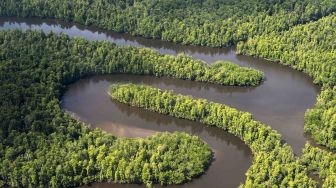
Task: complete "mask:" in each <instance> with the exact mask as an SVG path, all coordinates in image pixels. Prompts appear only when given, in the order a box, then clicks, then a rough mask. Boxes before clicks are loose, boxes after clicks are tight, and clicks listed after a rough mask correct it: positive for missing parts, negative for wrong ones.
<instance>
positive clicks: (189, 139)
mask: <svg viewBox="0 0 336 188" xmlns="http://www.w3.org/2000/svg"><path fill="white" fill-rule="evenodd" d="M0 49H1V53H0V60H1V66H0V80H1V85H0V90H1V91H2V92H1V94H0V101H1V108H0V111H1V114H0V119H1V121H0V122H1V129H0V138H1V143H0V159H1V160H0V186H5V185H9V186H13V187H39V186H41V187H43V186H50V187H74V186H79V185H83V184H88V183H91V182H102V181H113V182H116V183H144V184H145V185H146V186H147V187H152V186H154V185H155V184H163V185H169V184H181V183H185V182H188V181H190V180H191V179H192V178H196V177H198V176H200V175H201V174H203V173H204V172H205V170H206V169H207V168H208V166H209V165H210V163H211V161H212V159H213V154H212V151H211V149H210V148H209V146H208V145H207V144H206V143H204V142H203V141H202V140H200V139H199V138H198V137H196V136H191V135H188V134H185V133H172V134H170V133H159V134H156V135H154V136H150V137H147V138H139V139H127V138H116V137H114V136H112V135H110V134H108V133H105V132H103V131H101V130H99V129H90V128H88V126H87V125H86V124H83V123H81V122H79V121H78V120H76V119H74V118H73V117H72V116H71V114H67V113H66V112H63V111H62V109H61V107H60V97H61V96H62V94H63V92H64V89H65V87H66V85H68V84H69V83H72V82H74V81H76V80H78V79H80V78H82V77H84V76H89V75H93V74H104V73H105V74H107V73H109V74H113V73H118V72H119V73H134V74H149V73H151V71H153V66H151V65H153V64H155V62H156V61H157V59H156V58H154V59H150V57H157V56H159V55H158V54H157V53H155V52H154V51H152V50H147V49H138V48H132V47H117V46H116V45H115V44H112V43H109V42H97V41H95V42H89V41H86V40H84V39H80V38H69V37H68V36H66V35H64V34H61V35H57V34H53V33H49V34H45V33H43V32H41V31H27V32H22V31H19V30H9V31H0ZM138 52H140V53H138ZM168 57H170V58H171V59H174V57H173V56H168ZM157 58H158V57H157ZM130 59H133V61H130ZM188 59H190V58H188ZM190 60H191V59H190ZM191 62H193V61H191ZM146 63H147V64H146Z"/></svg>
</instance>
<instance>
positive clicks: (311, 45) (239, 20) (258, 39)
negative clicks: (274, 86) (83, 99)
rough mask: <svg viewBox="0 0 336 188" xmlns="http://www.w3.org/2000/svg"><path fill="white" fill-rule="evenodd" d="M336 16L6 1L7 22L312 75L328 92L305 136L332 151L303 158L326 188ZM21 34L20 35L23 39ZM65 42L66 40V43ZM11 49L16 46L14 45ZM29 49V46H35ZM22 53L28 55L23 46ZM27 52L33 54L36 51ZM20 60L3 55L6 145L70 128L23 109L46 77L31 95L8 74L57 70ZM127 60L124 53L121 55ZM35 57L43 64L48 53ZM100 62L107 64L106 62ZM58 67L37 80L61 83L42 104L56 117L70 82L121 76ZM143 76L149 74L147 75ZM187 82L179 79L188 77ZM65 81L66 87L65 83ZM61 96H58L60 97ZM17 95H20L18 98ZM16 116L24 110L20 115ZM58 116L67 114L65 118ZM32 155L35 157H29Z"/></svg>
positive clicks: (323, 9)
mask: <svg viewBox="0 0 336 188" xmlns="http://www.w3.org/2000/svg"><path fill="white" fill-rule="evenodd" d="M335 11H336V2H335V1H334V0H321V1H310V0H303V1H290V0H284V1H277V0H275V1H267V0H265V1H255V0H249V1H233V0H232V1H231V0H226V1H220V0H218V1H217V0H209V1H199V0H188V1H177V0H171V1H151V0H146V1H132V0H130V1H126V2H125V1H118V0H117V1H114V3H110V1H108V0H97V1H92V2H91V1H84V0H83V1H78V2H76V3H74V2H73V1H68V0H56V1H36V0H25V1H22V0H16V1H11V0H3V1H1V2H0V15H1V16H18V17H40V18H57V19H62V20H65V21H67V22H70V21H74V22H76V23H80V24H85V25H96V26H97V27H100V28H103V29H107V30H114V31H118V32H128V33H130V34H132V35H139V36H143V37H148V38H156V39H162V40H167V41H172V42H175V43H182V44H194V45H201V46H210V47H221V46H232V45H236V44H237V53H239V54H246V55H251V56H255V57H259V58H266V59H270V60H273V61H277V62H280V63H281V64H283V65H289V66H290V67H292V68H294V69H297V70H300V71H303V72H305V73H307V74H308V75H310V76H311V77H312V78H313V79H314V83H316V84H319V85H322V86H323V87H322V93H321V94H320V96H319V98H318V102H317V104H316V106H315V107H314V108H313V109H311V110H308V111H307V113H306V114H305V132H306V133H309V134H311V135H312V138H313V139H314V140H315V141H316V142H317V143H318V144H321V145H323V146H326V147H328V148H329V149H330V151H323V150H321V149H319V148H313V147H312V146H311V147H308V149H307V150H306V151H308V150H309V151H314V152H312V153H313V154H312V153H310V152H304V153H303V156H302V158H309V157H307V156H306V155H311V156H313V157H310V158H309V160H311V161H310V162H305V163H304V164H305V166H307V168H308V170H309V171H313V172H314V173H317V174H319V176H320V177H321V178H322V179H325V182H324V184H323V187H333V185H336V178H335V175H334V174H335V173H336V169H335V168H334V167H333V165H332V164H334V161H335V158H334V157H329V158H328V159H326V161H329V162H328V163H325V164H326V166H323V167H319V168H317V167H316V165H314V164H315V162H314V160H318V157H317V156H321V155H327V154H328V155H331V156H334V155H335V153H334V151H335V149H336V144H335V143H336V137H335V132H336V131H335V130H336V127H335V126H336V124H335V122H336V108H335V106H336V105H335V104H336V103H335V102H336V97H335V96H336V80H335V78H336V65H335V62H336V52H335V49H336V46H335V43H334V39H335V38H336V29H335V27H336V26H335V23H336V21H335V18H336V16H335ZM111 12H112V13H111ZM177 15H178V16H177ZM17 35H18V36H19V35H20V34H17ZM21 37H22V36H21ZM62 37H63V38H64V37H65V36H62ZM4 38H6V37H4ZM9 38H10V37H9ZM65 38H66V37H65ZM6 40H7V39H6ZM21 40H23V39H21ZM39 40H40V39H39V38H35V40H33V41H31V42H32V43H34V42H36V41H39ZM76 40H77V41H78V42H79V44H80V45H79V47H78V50H81V52H88V53H91V52H90V50H91V49H90V48H89V49H85V48H84V47H83V46H81V45H85V44H86V43H85V42H83V41H80V40H78V39H76ZM4 41H5V40H4V39H2V41H1V42H2V43H4ZM63 42H64V41H63ZM11 45H13V46H14V44H11ZM27 45H28V46H29V45H30V44H27ZM58 45H61V46H62V45H64V43H62V42H60V44H58ZM46 46H47V45H46ZM4 47H7V46H2V49H3V48H4ZM21 49H25V48H23V47H22V48H21ZM65 49H66V48H65ZM26 50H27V51H29V50H28V49H26ZM58 50H59V51H60V53H64V52H62V49H58ZM41 51H43V50H41ZM103 51H104V50H103ZM145 52H148V51H143V53H145ZM12 53H13V54H14V55H15V54H16V55H18V54H20V53H18V52H16V51H15V50H13V52H11V53H9V52H8V51H5V52H3V53H2V54H0V57H2V59H1V61H4V63H2V66H1V67H0V68H1V71H4V72H5V73H4V75H3V76H2V80H4V83H6V84H8V85H7V86H1V87H2V88H1V89H2V91H5V92H4V93H3V94H2V97H3V100H5V99H6V101H4V102H2V106H5V107H6V108H8V109H2V111H1V112H2V114H4V115H8V116H9V117H10V118H8V117H1V118H2V119H3V121H2V122H3V124H4V126H3V127H4V128H3V130H1V134H0V135H1V136H2V137H3V138H7V137H8V138H12V139H15V138H17V137H18V138H17V139H18V140H20V139H22V138H25V139H26V138H27V137H28V136H31V134H33V133H31V134H29V135H26V133H25V134H22V135H21V132H24V131H23V130H27V127H28V126H32V128H31V129H32V130H38V131H41V130H40V129H45V130H44V131H46V132H47V133H48V134H50V133H51V132H50V131H51V130H55V129H56V128H55V127H56V124H58V125H60V123H61V122H62V121H60V120H57V121H56V120H52V119H53V118H54V117H50V116H48V115H46V114H48V113H51V112H50V109H49V111H48V113H45V112H42V109H44V110H46V109H45V108H43V107H41V106H40V105H36V104H34V105H36V106H38V108H33V109H31V108H27V107H25V108H24V109H22V110H21V109H20V108H23V106H24V105H28V103H29V102H27V99H25V97H23V94H24V92H27V91H25V90H27V88H26V87H31V88H35V87H36V88H35V90H38V91H39V89H38V88H39V87H37V86H36V85H35V84H34V83H35V82H36V80H40V78H38V77H36V76H32V78H30V79H31V80H30V81H29V82H22V83H21V84H22V85H21V86H22V87H23V88H21V89H20V88H15V87H16V86H14V85H11V84H12V83H16V82H15V81H17V80H16V79H15V78H12V77H11V76H10V75H8V74H7V72H6V71H11V72H13V71H21V72H20V76H22V77H24V76H27V74H28V73H27V71H28V70H29V69H28V68H27V67H25V68H26V69H23V67H22V65H18V64H17V62H26V63H27V62H30V63H32V61H31V60H35V61H36V62H42V63H43V65H36V64H34V63H32V64H33V65H34V66H36V67H39V66H40V68H41V69H45V68H46V67H47V65H48V66H49V64H48V63H46V62H45V61H47V60H48V58H47V57H44V59H37V58H34V57H32V56H28V57H26V56H20V55H19V56H17V57H16V58H15V57H14V56H13V54H12ZM21 53H24V52H21ZM77 53H78V52H77ZM104 53H105V54H104ZM104 53H103V56H104V57H105V55H106V54H107V52H106V51H104ZM120 53H122V52H121V51H120ZM138 53H141V52H138ZM25 55H27V54H25ZM35 55H37V57H41V55H40V54H35ZM68 55H69V54H68ZM18 57H25V59H24V60H19V59H17V58H18ZM57 58H59V57H57ZM63 58H64V59H65V61H69V59H71V60H72V61H76V62H77V61H79V60H84V61H88V60H87V59H85V57H82V56H80V55H78V56H77V57H71V58H68V59H67V58H66V56H63ZM95 58H98V60H101V59H99V56H97V57H95ZM118 60H121V61H125V59H123V58H121V57H120V59H118ZM141 60H143V59H141ZM57 63H59V64H62V65H63V66H62V68H50V70H47V71H48V72H47V73H50V74H51V73H54V72H57V73H58V74H57V76H55V77H53V76H49V77H48V76H47V75H45V74H44V73H43V72H42V71H37V72H36V74H41V75H42V78H43V79H55V80H57V82H53V83H52V84H51V85H43V87H44V88H48V86H49V87H50V88H49V90H48V91H49V92H50V93H49V94H48V95H47V94H46V93H47V92H46V91H42V90H41V91H40V92H41V93H44V94H45V95H46V96H48V97H46V98H45V99H43V100H42V99H38V101H39V102H40V103H41V104H44V105H46V104H49V107H50V106H51V107H50V108H52V109H54V110H55V109H56V111H57V109H58V108H59V107H57V105H59V100H58V98H59V96H60V95H61V91H62V90H63V89H64V85H65V84H64V83H69V82H70V81H75V80H77V79H79V78H80V77H81V76H83V75H92V74H95V73H100V74H102V73H110V72H113V71H111V70H112V69H114V68H116V67H104V66H103V65H101V64H99V63H98V62H94V63H96V64H98V65H99V66H97V67H91V66H92V65H89V63H87V64H82V66H83V67H84V68H83V69H82V68H79V67H69V65H68V64H66V63H60V62H57ZM118 66H119V65H118ZM69 68H72V69H73V70H71V71H69V72H71V74H72V75H67V73H66V74H62V73H60V72H61V71H64V70H69ZM63 69H64V70H63ZM24 70H25V71H24ZM124 71H125V72H127V71H128V72H132V73H135V72H136V73H139V72H137V71H138V70H135V69H131V68H125V69H124ZM188 71H189V72H190V69H188ZM188 71H187V72H188ZM28 72H29V71H28ZM141 74H144V73H143V72H142V73H141ZM5 75H6V76H5ZM183 76H185V75H183ZM183 76H182V77H179V78H183ZM26 79H27V78H26ZM59 82H61V83H62V84H59ZM41 87H42V86H41ZM14 90H15V91H17V93H18V94H16V92H14ZM53 91H55V92H54V93H52V92H53ZM10 92H13V93H14V94H12V95H10ZM28 93H29V92H28ZM51 93H52V94H51ZM33 94H36V93H33V92H30V93H29V95H28V97H27V98H28V99H29V100H31V98H34V97H32V96H30V95H33ZM8 97H9V99H8ZM7 100H8V101H7ZM42 102H43V103H42ZM26 103H27V104H26ZM35 103H36V102H35ZM29 105H33V104H29ZM53 106H56V107H53ZM36 109H38V112H39V113H33V112H30V110H33V111H36ZM15 111H19V113H17V112H15ZM53 113H54V111H53ZM56 114H59V112H57V113H56ZM22 117H24V120H22ZM41 118H44V119H46V118H47V121H48V123H49V124H50V123H51V122H52V123H53V125H52V126H50V127H48V128H41V127H43V126H42V125H41V124H43V123H41V122H40V121H41V120H40V119H41ZM55 121H56V122H55ZM62 126H63V125H62ZM62 126H61V127H62ZM10 127H13V128H10ZM15 128H17V129H18V130H16V129H15ZM77 129H79V128H77ZM12 131H14V133H12V134H9V132H12ZM38 131H37V132H38ZM17 132H19V133H17ZM43 134H45V133H43ZM4 135H5V136H4ZM8 135H9V136H8ZM23 135H24V136H23ZM35 136H36V135H35ZM21 137H22V138H21ZM19 143H21V144H22V146H21V145H19ZM6 144H9V145H11V144H13V143H6V142H3V143H2V145H0V149H4V148H5V146H7V145H6ZM15 144H16V146H20V147H23V148H25V147H27V146H25V145H26V143H25V142H23V141H22V140H21V142H20V141H17V142H15ZM312 148H313V149H312ZM19 151H20V152H21V153H20V152H19V153H18V154H15V155H12V154H9V156H14V158H15V157H17V156H20V155H23V154H24V153H25V152H27V153H28V150H20V149H19ZM0 156H1V155H0ZM27 156H28V158H31V157H30V155H29V153H28V154H27ZM1 157H2V156H1ZM260 160H262V159H260ZM307 160H308V159H307ZM323 161H324V160H323ZM328 164H329V166H328ZM326 169H328V170H329V172H328V173H325V172H326ZM266 177H268V176H266ZM1 178H3V177H0V179H1ZM256 179H257V180H258V181H259V179H258V178H257V177H254V181H257V180H256ZM25 181H28V180H25ZM29 181H30V180H29ZM35 181H36V180H35ZM260 181H262V180H260Z"/></svg>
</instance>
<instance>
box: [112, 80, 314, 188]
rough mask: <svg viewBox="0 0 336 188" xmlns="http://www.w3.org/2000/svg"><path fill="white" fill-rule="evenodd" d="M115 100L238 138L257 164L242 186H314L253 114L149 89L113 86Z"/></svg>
mask: <svg viewBox="0 0 336 188" xmlns="http://www.w3.org/2000/svg"><path fill="white" fill-rule="evenodd" d="M109 94H110V96H111V97H112V99H115V100H117V101H119V102H122V103H126V104H129V105H132V106H137V107H141V108H145V109H147V110H152V111H155V112H158V113H161V114H165V115H170V116H173V117H177V118H183V119H188V120H193V121H199V122H202V123H204V124H206V125H209V126H216V127H218V128H220V129H223V130H225V131H228V132H229V133H231V134H233V135H235V136H237V137H239V138H240V139H241V140H243V141H244V142H245V143H246V144H247V145H248V146H249V147H250V148H251V150H252V152H253V155H254V161H253V164H252V166H251V167H250V168H249V170H248V171H247V173H246V175H247V179H246V181H245V184H244V185H242V187H258V186H265V187H268V186H272V185H279V186H280V187H314V186H316V183H315V182H314V181H313V180H312V179H310V178H309V177H308V176H307V168H306V167H305V166H303V165H301V164H299V162H298V161H297V160H296V158H295V157H294V154H293V151H292V149H291V148H290V146H288V145H287V144H283V143H282V141H281V136H280V134H279V133H277V132H276V131H275V130H273V129H271V127H269V126H267V125H265V124H262V123H260V122H258V121H255V120H253V119H252V115H251V114H250V113H247V112H241V111H238V110H236V109H234V108H231V107H228V106H225V105H223V104H219V103H214V102H208V101H207V100H205V99H194V98H192V97H191V96H185V95H181V94H174V93H173V92H172V91H163V90H160V89H156V88H153V87H150V86H145V85H135V84H115V85H111V86H110V89H109Z"/></svg>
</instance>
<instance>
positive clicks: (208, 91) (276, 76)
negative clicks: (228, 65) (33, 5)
mask: <svg viewBox="0 0 336 188" xmlns="http://www.w3.org/2000/svg"><path fill="white" fill-rule="evenodd" d="M14 28H17V29H22V30H27V29H42V30H43V31H45V32H50V31H52V32H55V33H60V32H63V33H66V34H67V35H69V36H71V37H83V38H86V39H88V40H108V41H112V42H114V43H116V44H118V45H131V46H140V47H148V48H152V49H155V50H157V51H158V52H160V53H165V54H172V55H176V54H178V53H185V54H188V55H190V56H192V57H194V58H197V59H202V60H204V61H205V62H207V63H209V64H211V63H213V62H215V61H217V60H229V61H232V62H234V63H236V64H239V65H241V66H247V67H253V68H256V69H259V70H261V71H263V72H264V73H265V76H266V80H265V81H264V83H263V84H261V85H260V86H258V87H228V86H220V85H214V84H206V83H198V82H191V81H182V80H177V79H168V78H156V77H150V76H134V75H109V76H94V77H90V78H85V79H82V80H80V81H78V82H76V83H74V84H72V85H70V86H69V88H68V90H67V92H66V93H65V94H64V96H63V99H62V107H63V108H64V109H66V110H68V111H70V112H72V113H74V114H75V115H76V116H77V117H78V118H80V119H81V120H82V121H84V122H87V123H90V124H91V125H92V126H93V127H99V128H101V129H103V130H106V131H108V132H110V133H112V134H115V135H118V136H127V137H138V136H147V135H150V134H153V133H154V132H156V131H170V132H173V131H185V132H188V133H191V134H194V135H198V136H200V137H201V138H202V139H203V140H205V141H206V142H207V143H208V144H209V145H210V146H211V147H212V148H213V150H214V151H215V158H216V159H215V161H214V162H213V163H212V165H211V166H210V168H209V170H208V171H207V173H206V174H205V175H203V176H201V177H200V178H198V179H196V180H194V181H193V182H191V183H187V184H184V185H181V186H171V187H193V188H195V187H205V186H209V185H211V187H237V186H238V185H239V184H240V183H241V182H244V179H245V175H244V173H245V172H246V170H247V169H248V167H249V166H250V165H251V159H252V155H251V152H250V150H249V149H248V147H247V146H246V145H244V144H243V142H242V141H240V140H239V139H238V138H235V137H234V136H232V135H230V134H228V133H226V132H224V131H222V130H220V129H217V128H214V127H206V126H204V125H202V124H200V123H195V122H191V121H187V120H180V119H176V118H172V117H168V116H163V115H160V114H157V113H154V112H149V111H146V110H143V109H138V108H135V107H129V106H127V105H124V104H120V103H118V102H115V101H111V100H110V98H109V97H108V95H107V89H108V88H107V87H108V85H109V84H111V83H116V82H117V83H120V82H123V83H124V82H125V83H126V82H132V83H144V84H149V85H152V86H155V87H159V88H162V89H171V90H174V92H177V93H183V94H188V95H192V96H194V97H199V98H206V99H208V100H211V101H215V102H219V103H223V104H226V105H229V106H232V107H235V108H237V109H239V110H242V111H248V112H251V113H252V114H253V117H254V119H256V120H259V121H262V122H264V123H266V124H268V125H270V126H271V127H272V128H274V129H275V130H277V131H279V132H280V133H281V135H282V138H283V140H284V141H285V142H287V143H288V144H289V145H290V146H292V148H293V150H294V152H295V153H296V154H300V152H301V149H302V148H303V146H304V144H305V143H306V141H307V138H306V136H305V134H304V133H303V124H304V122H303V117H304V112H305V111H306V110H307V109H308V108H312V106H313V105H314V103H315V100H316V96H317V94H318V92H319V91H320V88H319V87H317V86H315V85H314V84H313V82H312V79H311V78H310V77H308V76H307V75H305V74H303V73H301V72H299V71H296V70H293V69H291V68H289V67H285V66H282V65H279V64H277V63H273V62H269V61H265V60H260V59H256V58H252V57H248V56H239V55H236V54H235V51H234V49H233V48H207V47H198V46H182V45H178V44H173V43H170V42H164V41H160V40H152V39H145V38H141V37H132V36H130V35H128V34H120V33H115V32H107V31H104V30H99V29H97V28H95V27H84V26H80V25H76V24H67V23H64V22H61V21H55V20H41V19H20V18H1V19H0V29H14ZM93 186H95V187H109V186H113V187H137V185H117V184H109V183H99V184H94V185H93ZM142 187H143V186H142Z"/></svg>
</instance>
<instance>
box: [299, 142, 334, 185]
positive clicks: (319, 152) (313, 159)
mask: <svg viewBox="0 0 336 188" xmlns="http://www.w3.org/2000/svg"><path fill="white" fill-rule="evenodd" d="M300 160H301V163H302V164H303V165H305V166H308V168H309V171H311V172H314V173H317V174H318V175H319V176H320V178H322V179H323V181H324V183H323V186H322V187H323V188H329V187H335V185H336V155H335V154H334V153H331V152H328V151H325V150H323V149H321V148H317V147H313V146H311V145H309V144H306V147H305V148H304V150H303V153H302V156H301V158H300Z"/></svg>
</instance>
